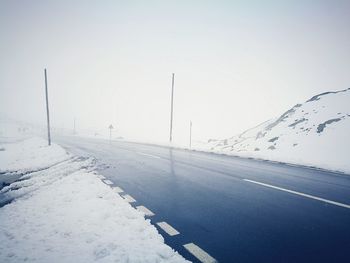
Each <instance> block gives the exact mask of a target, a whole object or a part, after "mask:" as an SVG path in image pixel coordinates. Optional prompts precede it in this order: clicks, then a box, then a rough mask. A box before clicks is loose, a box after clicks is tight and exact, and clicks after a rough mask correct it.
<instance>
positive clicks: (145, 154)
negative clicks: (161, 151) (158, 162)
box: [136, 152, 161, 159]
mask: <svg viewBox="0 0 350 263" xmlns="http://www.w3.org/2000/svg"><path fill="white" fill-rule="evenodd" d="M136 153H137V154H140V155H144V156H148V157H152V158H157V159H161V157H159V156H157V155H152V154H148V153H143V152H136Z"/></svg>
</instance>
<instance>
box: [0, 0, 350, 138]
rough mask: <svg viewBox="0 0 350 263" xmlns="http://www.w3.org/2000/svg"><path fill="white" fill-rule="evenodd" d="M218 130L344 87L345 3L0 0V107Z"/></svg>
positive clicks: (347, 52)
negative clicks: (47, 102) (47, 104)
mask: <svg viewBox="0 0 350 263" xmlns="http://www.w3.org/2000/svg"><path fill="white" fill-rule="evenodd" d="M44 68H47V69H48V81H49V99H50V109H51V120H52V125H53V126H56V127H65V128H72V127H73V119H74V118H76V119H77V127H78V129H83V128H84V129H85V128H89V129H96V130H105V131H106V132H107V127H108V125H109V124H110V123H112V124H113V125H114V126H115V127H116V128H117V132H118V134H120V135H121V136H125V137H129V138H135V139H140V140H147V141H148V140H152V141H166V140H167V139H168V136H169V119H170V92H171V74H172V72H174V73H175V97H174V132H173V134H174V141H175V142H177V143H183V142H185V141H186V140H187V138H188V129H189V121H190V120H192V121H193V136H194V139H195V140H196V139H200V140H203V139H208V138H225V137H230V136H232V135H235V134H237V133H239V132H242V131H243V130H245V129H247V128H250V127H252V126H255V125H256V124H258V123H261V122H263V121H265V120H267V119H270V118H273V117H277V116H278V115H279V114H281V113H283V112H284V111H285V110H287V109H289V108H290V107H291V106H293V105H294V104H296V103H299V102H303V101H305V100H306V99H308V98H309V97H311V96H313V95H315V94H317V93H321V92H324V91H329V90H340V89H345V88H349V87H350V74H349V72H350V1H331V0H329V1H306V0H299V1H298V0H294V1H292V0H291V1H280V0H279V1H189V0H187V1H30V0H28V1H16V0H2V1H0V114H2V115H7V116H10V117H15V118H17V119H20V120H27V121H31V122H36V123H43V124H45V121H46V119H45V104H44V98H45V97H44V96H45V94H44V76H43V70H44Z"/></svg>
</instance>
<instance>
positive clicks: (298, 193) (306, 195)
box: [243, 179, 350, 209]
mask: <svg viewBox="0 0 350 263" xmlns="http://www.w3.org/2000/svg"><path fill="white" fill-rule="evenodd" d="M243 180H244V181H246V182H250V183H254V184H258V185H262V186H266V187H270V188H273V189H276V190H280V191H284V192H288V193H291V194H295V195H300V196H304V197H307V198H311V199H314V200H318V201H321V202H325V203H328V204H332V205H336V206H341V207H345V208H349V209H350V205H347V204H343V203H339V202H335V201H332V200H328V199H324V198H321V197H317V196H313V195H309V194H304V193H301V192H297V191H293V190H288V189H285V188H282V187H278V186H274V185H270V184H265V183H260V182H257V181H253V180H249V179H243Z"/></svg>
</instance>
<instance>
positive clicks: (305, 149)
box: [208, 89, 350, 173]
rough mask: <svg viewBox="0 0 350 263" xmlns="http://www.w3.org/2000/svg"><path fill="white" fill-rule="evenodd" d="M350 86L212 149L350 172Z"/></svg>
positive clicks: (211, 144) (212, 143) (218, 142)
mask: <svg viewBox="0 0 350 263" xmlns="http://www.w3.org/2000/svg"><path fill="white" fill-rule="evenodd" d="M349 101H350V89H345V90H340V91H331V92H324V93H321V94H318V95H316V96H313V97H312V98H310V99H309V100H307V101H306V102H305V103H303V104H296V105H295V106H294V107H292V108H291V109H289V110H288V111H286V112H285V113H283V114H282V115H281V116H280V117H278V118H276V119H274V120H269V121H267V122H264V123H263V124H261V125H258V126H257V127H255V128H252V129H249V130H247V131H245V132H243V133H241V134H239V135H237V136H233V137H231V138H229V139H225V140H211V141H209V143H208V145H209V148H210V150H211V151H214V152H218V153H226V154H232V155H240V156H244V157H253V158H261V159H267V160H274V161H281V162H288V163H294V164H302V165H308V166H316V167H319V168H324V169H330V170H337V171H342V172H346V173H350V163H349V162H348V156H350V140H349V139H348V134H349V132H350V103H349Z"/></svg>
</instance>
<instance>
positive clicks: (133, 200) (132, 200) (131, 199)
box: [123, 195, 136, 203]
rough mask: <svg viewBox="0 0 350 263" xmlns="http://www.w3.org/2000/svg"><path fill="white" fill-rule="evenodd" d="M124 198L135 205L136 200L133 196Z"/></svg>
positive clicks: (124, 196)
mask: <svg viewBox="0 0 350 263" xmlns="http://www.w3.org/2000/svg"><path fill="white" fill-rule="evenodd" d="M123 198H124V200H125V201H126V202H128V203H135V202H136V200H135V199H134V198H133V197H132V196H131V195H123Z"/></svg>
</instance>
